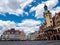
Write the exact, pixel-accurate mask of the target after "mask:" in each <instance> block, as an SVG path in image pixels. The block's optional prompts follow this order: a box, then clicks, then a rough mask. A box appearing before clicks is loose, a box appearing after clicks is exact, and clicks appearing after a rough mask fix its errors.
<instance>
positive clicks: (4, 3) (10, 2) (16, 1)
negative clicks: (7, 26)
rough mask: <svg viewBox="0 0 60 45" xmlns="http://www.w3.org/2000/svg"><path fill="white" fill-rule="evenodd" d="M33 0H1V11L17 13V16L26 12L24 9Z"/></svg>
mask: <svg viewBox="0 0 60 45" xmlns="http://www.w3.org/2000/svg"><path fill="white" fill-rule="evenodd" d="M32 1H33V0H0V13H3V14H5V13H6V12H8V13H9V14H15V15H16V16H19V15H22V14H23V13H25V11H24V10H23V9H24V8H25V7H26V6H27V5H29V4H30V3H31V2H32Z"/></svg>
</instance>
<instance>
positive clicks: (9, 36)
mask: <svg viewBox="0 0 60 45" xmlns="http://www.w3.org/2000/svg"><path fill="white" fill-rule="evenodd" d="M1 39H2V40H26V35H25V33H24V31H19V30H15V29H14V28H12V29H10V30H6V31H5V32H4V33H3V34H2V36H1Z"/></svg>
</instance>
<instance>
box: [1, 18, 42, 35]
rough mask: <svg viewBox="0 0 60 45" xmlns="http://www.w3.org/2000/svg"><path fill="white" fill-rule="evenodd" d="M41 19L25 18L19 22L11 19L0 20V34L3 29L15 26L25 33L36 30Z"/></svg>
mask: <svg viewBox="0 0 60 45" xmlns="http://www.w3.org/2000/svg"><path fill="white" fill-rule="evenodd" d="M40 25H41V21H37V20H32V19H26V20H23V21H22V22H21V23H15V22H13V21H2V20H0V33H1V34H2V33H3V32H4V31H5V30H7V29H11V28H15V29H18V30H21V31H22V30H23V31H24V32H25V33H26V34H28V33H32V32H35V31H38V29H39V26H40Z"/></svg>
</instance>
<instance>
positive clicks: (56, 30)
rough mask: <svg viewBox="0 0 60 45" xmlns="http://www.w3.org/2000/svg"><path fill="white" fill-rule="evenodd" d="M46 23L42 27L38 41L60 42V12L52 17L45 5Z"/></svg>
mask: <svg viewBox="0 0 60 45" xmlns="http://www.w3.org/2000/svg"><path fill="white" fill-rule="evenodd" d="M44 18H45V23H44V24H43V25H41V26H40V29H39V31H38V37H37V40H38V39H39V40H60V12H58V13H55V16H54V17H52V15H51V12H50V11H49V10H48V7H47V6H46V5H44Z"/></svg>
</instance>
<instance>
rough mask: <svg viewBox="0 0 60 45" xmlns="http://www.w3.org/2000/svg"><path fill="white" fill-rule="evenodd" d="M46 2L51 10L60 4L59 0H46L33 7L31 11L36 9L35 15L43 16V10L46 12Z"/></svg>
mask: <svg viewBox="0 0 60 45" xmlns="http://www.w3.org/2000/svg"><path fill="white" fill-rule="evenodd" d="M44 4H46V5H47V6H48V9H49V10H53V7H54V6H56V5H57V4H58V0H48V1H46V2H42V3H41V4H38V5H37V6H36V7H32V8H31V9H30V12H33V11H36V13H35V17H37V18H42V17H43V12H44V8H43V7H44Z"/></svg>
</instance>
